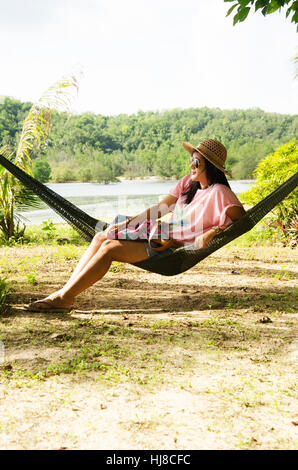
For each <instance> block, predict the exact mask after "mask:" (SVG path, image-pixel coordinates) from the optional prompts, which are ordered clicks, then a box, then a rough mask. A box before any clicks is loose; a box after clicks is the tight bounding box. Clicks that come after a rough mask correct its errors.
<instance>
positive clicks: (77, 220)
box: [0, 154, 298, 276]
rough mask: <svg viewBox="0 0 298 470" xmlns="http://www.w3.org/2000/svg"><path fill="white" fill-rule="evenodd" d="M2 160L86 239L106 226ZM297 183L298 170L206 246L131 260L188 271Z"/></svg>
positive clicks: (167, 271) (159, 269) (0, 160)
mask: <svg viewBox="0 0 298 470" xmlns="http://www.w3.org/2000/svg"><path fill="white" fill-rule="evenodd" d="M0 164H1V165H2V166H4V167H5V168H6V169H7V170H8V171H9V172H10V173H12V174H13V175H14V176H15V177H16V178H17V179H18V180H19V181H21V183H23V185H24V186H26V187H27V188H29V189H31V190H32V191H33V192H34V193H35V194H36V195H37V196H38V197H39V198H40V199H42V200H43V201H44V202H45V203H46V204H47V205H48V206H50V207H51V208H52V209H53V210H54V211H56V212H57V213H58V214H59V215H60V216H61V217H62V218H63V219H64V220H65V221H66V222H68V223H69V224H70V225H71V226H72V227H73V228H74V229H75V230H76V231H77V232H79V233H80V234H81V236H82V237H83V238H84V239H85V240H87V241H91V240H92V238H93V237H94V235H95V234H96V233H97V232H100V231H102V230H105V229H106V227H107V226H108V223H106V222H103V221H101V220H97V219H95V218H94V217H91V216H90V215H88V214H86V213H85V212H84V211H82V210H81V209H79V208H78V207H76V206H75V205H74V204H72V203H71V202H69V201H68V200H67V199H64V198H63V197H62V196H60V195H59V194H57V193H55V191H53V190H51V189H50V188H48V187H47V186H45V185H44V184H42V183H40V182H39V181H37V180H36V179H35V178H33V177H32V176H30V175H28V174H27V173H25V172H24V171H23V170H21V169H20V168H19V167H18V166H16V165H14V164H13V163H12V162H11V161H9V160H7V159H6V158H5V157H3V155H1V154H0ZM297 184H298V172H297V173H296V174H295V175H293V176H292V177H291V178H290V179H288V180H287V181H285V183H283V184H282V185H281V186H279V187H278V188H277V189H275V191H273V192H272V193H271V194H269V195H268V196H267V197H265V198H264V199H263V200H262V201H260V202H259V203H258V204H257V205H256V206H254V207H252V208H251V209H249V210H248V211H247V212H246V214H245V216H243V217H242V218H241V219H239V220H237V221H236V222H234V223H233V224H232V225H230V226H229V227H228V228H227V229H226V230H224V232H222V233H221V234H220V235H218V236H216V237H215V238H214V239H213V240H212V241H211V242H210V243H209V244H208V246H207V247H206V248H204V249H198V248H194V247H193V246H187V247H182V248H178V249H176V250H173V251H172V252H170V253H169V254H168V255H166V256H164V257H162V258H159V257H157V256H153V257H151V258H148V259H146V260H144V261H140V262H138V263H132V264H134V265H135V266H138V267H140V268H142V269H145V270H147V271H151V272H154V273H158V274H162V275H164V276H174V275H176V274H180V273H182V272H184V271H187V270H188V269H190V268H191V267H192V266H194V265H195V264H197V263H198V262H199V261H202V260H203V259H204V258H206V257H207V256H209V255H210V254H211V253H213V252H214V251H216V250H218V249H219V248H221V247H222V246H224V245H226V244H227V243H229V242H231V241H232V240H234V239H235V238H237V237H239V236H240V235H243V234H244V233H246V232H248V231H249V230H251V229H252V228H253V227H254V226H255V225H256V224H257V223H258V222H259V221H260V220H261V219H262V218H263V217H265V215H266V214H268V213H269V212H270V211H271V210H272V209H273V208H274V207H275V206H276V205H277V204H278V203H279V202H281V201H282V200H283V199H284V198H285V197H286V196H287V195H288V194H290V193H291V192H292V191H293V190H294V189H295V188H296V186H297Z"/></svg>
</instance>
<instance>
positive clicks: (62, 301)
mask: <svg viewBox="0 0 298 470" xmlns="http://www.w3.org/2000/svg"><path fill="white" fill-rule="evenodd" d="M72 305H73V299H70V298H65V296H63V295H62V294H61V292H60V291H57V292H54V293H53V294H51V295H49V296H48V297H45V298H44V299H41V300H37V301H36V302H32V303H31V304H29V305H28V308H29V309H34V310H37V311H48V310H70V309H71V307H72Z"/></svg>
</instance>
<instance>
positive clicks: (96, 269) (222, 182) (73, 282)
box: [27, 139, 245, 312]
mask: <svg viewBox="0 0 298 470" xmlns="http://www.w3.org/2000/svg"><path fill="white" fill-rule="evenodd" d="M182 145H183V147H184V148H185V149H186V150H187V151H188V152H189V153H190V155H191V157H190V168H191V173H190V174H189V175H186V176H185V177H184V178H182V179H181V180H179V181H178V183H177V185H176V186H175V187H174V188H173V190H172V191H171V192H170V194H169V195H168V196H166V197H165V198H164V199H163V200H162V201H161V202H160V203H159V204H157V205H156V206H153V207H151V208H149V209H148V210H146V211H144V212H142V213H141V214H139V215H137V216H136V217H133V218H132V219H130V221H129V224H128V225H129V226H130V227H135V226H136V224H137V223H140V222H142V221H143V220H146V219H150V218H156V217H157V216H158V217H162V216H164V215H165V214H167V213H169V212H173V215H172V218H171V221H170V224H169V225H168V226H169V227H170V229H169V230H170V233H169V236H170V237H171V238H173V239H174V240H176V245H177V246H181V245H191V244H194V245H195V247H198V248H204V247H205V246H206V245H207V244H208V243H209V242H210V241H211V240H212V239H213V238H214V237H215V236H216V235H217V234H218V233H220V232H221V231H222V230H224V229H225V228H226V227H227V226H228V225H230V224H231V223H233V222H234V221H236V220H238V219H239V218H241V217H242V216H243V215H244V213H245V211H244V209H243V207H242V204H241V203H240V202H239V200H238V199H237V197H236V196H235V194H234V193H233V192H232V191H231V189H230V186H229V183H228V182H227V179H226V176H225V173H226V174H229V173H228V172H227V170H226V169H225V167H224V163H225V160H226V156H227V152H226V149H225V147H224V146H223V145H222V144H221V143H220V142H218V141H217V140H214V139H208V140H205V141H204V142H202V143H200V144H199V145H198V146H197V147H193V146H192V145H191V144H189V143H187V142H184V143H183V144H182ZM126 226H127V222H123V223H122V224H118V225H112V226H110V227H108V228H107V230H105V231H104V232H101V233H98V234H96V235H95V236H94V238H93V240H92V242H91V244H90V246H89V248H88V249H87V251H86V252H85V253H84V255H83V256H82V258H81V259H80V261H79V263H78V265H77V266H76V268H75V270H74V272H73V274H72V276H71V277H70V279H69V280H68V282H67V283H66V284H65V286H64V287H62V289H60V290H59V291H57V292H54V293H53V294H51V295H49V296H48V297H46V298H45V299H42V300H38V301H36V302H33V303H31V304H30V305H29V306H28V307H27V308H28V309H30V310H34V311H45V312H50V311H56V312H58V311H69V310H70V309H71V308H72V305H73V301H74V298H75V297H76V296H77V295H79V294H80V293H81V292H83V291H84V290H86V289H87V288H88V287H90V286H92V285H93V284H94V283H95V282H97V281H98V280H99V279H101V278H102V277H103V276H104V275H105V274H106V272H107V271H108V269H109V267H110V265H111V263H112V261H122V262H124V263H136V262H139V261H143V260H145V259H147V258H148V257H149V256H159V257H163V256H165V255H167V254H168V253H169V250H172V248H168V249H165V250H164V251H156V250H155V249H154V248H156V247H157V246H158V245H156V244H155V245H154V242H153V243H152V245H151V246H150V245H149V243H148V241H131V240H120V239H115V238H116V237H115V234H116V232H118V233H121V230H124V229H125V227H126Z"/></svg>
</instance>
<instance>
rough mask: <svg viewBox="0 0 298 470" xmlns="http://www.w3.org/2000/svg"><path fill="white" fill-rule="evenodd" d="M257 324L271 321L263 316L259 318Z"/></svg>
mask: <svg viewBox="0 0 298 470" xmlns="http://www.w3.org/2000/svg"><path fill="white" fill-rule="evenodd" d="M259 323H273V321H272V320H271V318H269V317H267V316H265V317H263V318H260V320H259Z"/></svg>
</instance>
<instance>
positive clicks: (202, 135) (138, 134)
mask: <svg viewBox="0 0 298 470" xmlns="http://www.w3.org/2000/svg"><path fill="white" fill-rule="evenodd" d="M0 103H1V104H0V142H1V141H2V142H4V143H9V144H10V145H12V146H15V145H16V142H17V139H18V135H19V134H20V131H21V128H22V122H23V120H24V118H25V116H26V115H27V113H28V111H29V109H30V107H31V103H22V102H20V101H17V100H14V99H11V98H3V99H2V100H1V101H0ZM296 135H298V116H297V115H296V116H293V115H285V114H277V113H266V112H264V111H262V110H260V109H249V110H221V109H218V108H216V109H210V108H190V109H173V110H170V111H165V112H138V113H137V114H133V115H126V114H120V115H118V116H102V115H100V114H93V113H84V114H79V115H72V116H71V117H68V116H67V115H66V114H62V115H58V114H57V113H53V121H52V128H51V133H50V136H49V138H48V140H47V144H46V145H44V146H43V147H42V149H41V150H40V151H39V152H38V153H37V152H35V154H33V158H34V159H35V160H34V161H36V162H38V161H41V160H44V159H45V160H46V161H48V163H49V164H50V166H51V169H52V180H53V181H75V180H78V181H112V180H113V179H114V178H116V177H117V176H126V177H137V176H142V177H143V176H150V175H160V176H165V177H171V176H173V177H176V178H178V177H181V176H182V175H184V174H185V173H186V172H187V171H188V154H187V153H186V152H185V150H183V148H182V147H181V142H183V141H189V142H191V143H193V144H194V145H197V144H198V143H199V142H200V141H202V140H204V139H207V138H211V137H213V138H216V139H218V140H220V141H221V142H223V143H224V144H225V146H226V147H227V149H228V161H227V167H228V169H229V170H230V171H232V174H233V178H234V179H245V178H251V177H252V171H253V170H254V168H255V166H256V164H257V163H258V162H259V160H260V159H262V158H263V157H264V156H266V155H268V153H270V152H272V151H273V150H274V149H275V148H277V147H279V146H280V145H281V144H282V143H285V142H288V141H289V140H291V139H293V138H294V137H295V136H296Z"/></svg>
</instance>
